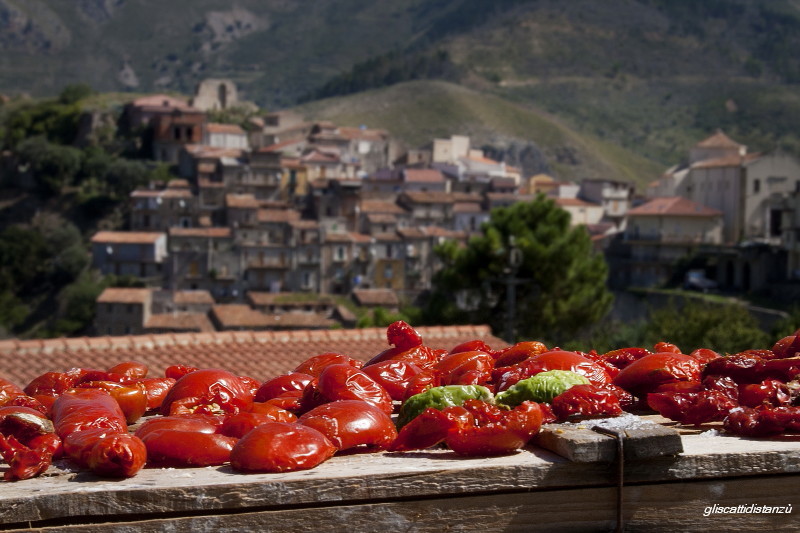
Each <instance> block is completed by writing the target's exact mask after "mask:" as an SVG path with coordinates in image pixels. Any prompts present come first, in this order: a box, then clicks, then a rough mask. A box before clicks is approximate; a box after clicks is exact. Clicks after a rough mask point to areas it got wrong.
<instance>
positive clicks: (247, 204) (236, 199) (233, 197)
mask: <svg viewBox="0 0 800 533" xmlns="http://www.w3.org/2000/svg"><path fill="white" fill-rule="evenodd" d="M225 205H226V206H228V207H234V208H241V209H258V208H259V206H260V204H259V203H258V200H256V197H255V196H253V195H252V194H233V193H231V194H226V195H225Z"/></svg>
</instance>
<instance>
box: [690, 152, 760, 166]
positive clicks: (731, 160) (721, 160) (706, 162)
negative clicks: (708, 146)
mask: <svg viewBox="0 0 800 533" xmlns="http://www.w3.org/2000/svg"><path fill="white" fill-rule="evenodd" d="M760 157H761V154H759V153H753V154H745V155H744V156H740V155H738V154H735V155H730V156H727V157H716V158H714V159H703V160H702V161H697V162H696V163H692V168H717V167H739V166H742V165H743V164H745V163H749V162H750V161H754V160H756V159H758V158H760Z"/></svg>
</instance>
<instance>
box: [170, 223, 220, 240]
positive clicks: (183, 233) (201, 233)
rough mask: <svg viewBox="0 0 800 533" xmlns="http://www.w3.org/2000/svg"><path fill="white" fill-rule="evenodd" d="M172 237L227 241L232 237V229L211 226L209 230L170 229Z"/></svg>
mask: <svg viewBox="0 0 800 533" xmlns="http://www.w3.org/2000/svg"><path fill="white" fill-rule="evenodd" d="M169 236H170V237H203V238H210V239H211V238H213V239H227V238H229V237H230V236H231V228H223V227H220V226H211V227H208V228H181V227H177V226H176V227H174V228H169Z"/></svg>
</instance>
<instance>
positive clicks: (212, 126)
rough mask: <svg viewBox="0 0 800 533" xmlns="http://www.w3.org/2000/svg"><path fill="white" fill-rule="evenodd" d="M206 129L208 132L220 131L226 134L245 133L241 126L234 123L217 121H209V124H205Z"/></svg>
mask: <svg viewBox="0 0 800 533" xmlns="http://www.w3.org/2000/svg"><path fill="white" fill-rule="evenodd" d="M206 131H207V132H208V133H222V134H228V135H244V134H245V132H244V130H243V129H242V128H241V126H237V125H236V124H219V123H217V122H211V123H209V124H206Z"/></svg>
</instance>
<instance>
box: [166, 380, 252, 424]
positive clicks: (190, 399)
mask: <svg viewBox="0 0 800 533" xmlns="http://www.w3.org/2000/svg"><path fill="white" fill-rule="evenodd" d="M252 406H253V392H252V391H251V389H250V387H249V386H248V385H247V384H246V383H245V382H243V381H242V380H241V379H240V378H239V377H238V376H236V375H234V374H231V373H230V372H227V371H225V370H219V369H203V370H195V371H194V372H190V373H189V374H186V375H184V376H183V377H182V378H180V379H178V381H176V382H175V384H174V385H173V386H172V388H170V390H169V392H167V395H166V397H165V398H164V401H163V402H162V404H161V414H163V415H168V414H179V413H189V412H194V411H198V410H200V411H207V412H209V413H211V412H224V413H238V412H240V411H249V410H250V408H251V407H252Z"/></svg>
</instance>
